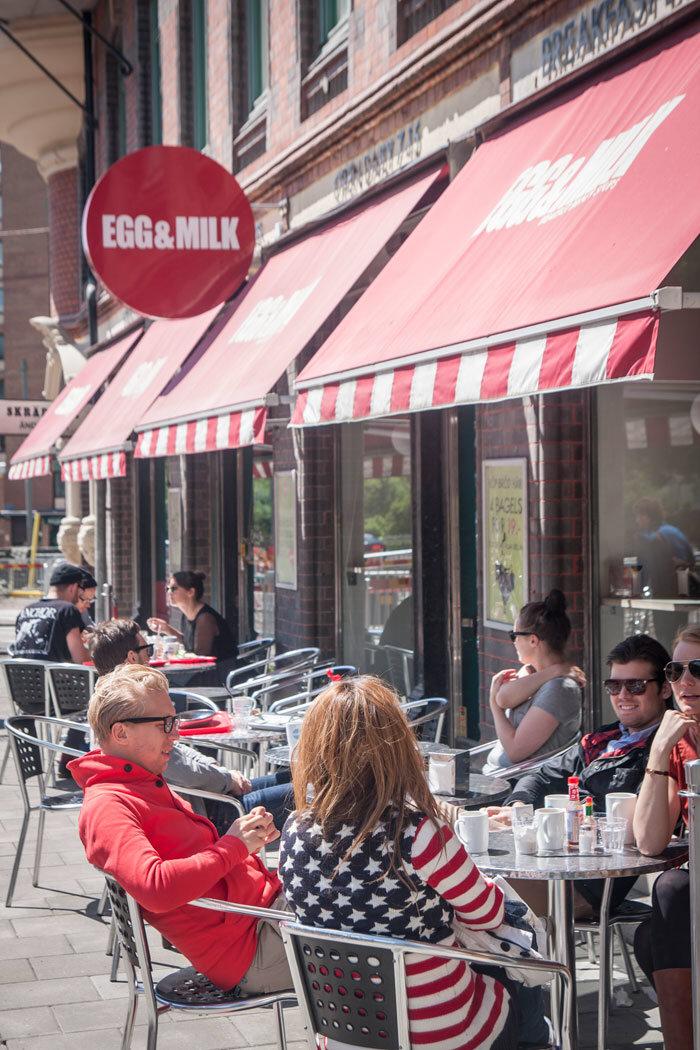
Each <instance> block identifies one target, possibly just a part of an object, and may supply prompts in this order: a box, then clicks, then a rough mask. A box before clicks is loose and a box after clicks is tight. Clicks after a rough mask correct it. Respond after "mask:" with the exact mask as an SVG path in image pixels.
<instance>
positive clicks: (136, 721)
mask: <svg viewBox="0 0 700 1050" xmlns="http://www.w3.org/2000/svg"><path fill="white" fill-rule="evenodd" d="M179 721H180V715H141V716H140V717H139V718H118V719H117V721H116V722H112V725H111V726H110V729H111V728H113V727H114V726H116V725H117V724H118V723H119V722H131V723H132V724H133V725H142V724H144V723H146V722H162V723H163V732H164V733H165V735H166V736H169V735H170V733H172V731H173V729H175V727H176V726H177V724H178V722H179Z"/></svg>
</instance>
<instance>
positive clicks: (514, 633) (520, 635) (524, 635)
mask: <svg viewBox="0 0 700 1050" xmlns="http://www.w3.org/2000/svg"><path fill="white" fill-rule="evenodd" d="M534 633H535V632H534V631H508V636H509V638H510V640H511V642H514V641H515V639H516V638H529V637H530V635H531V634H534Z"/></svg>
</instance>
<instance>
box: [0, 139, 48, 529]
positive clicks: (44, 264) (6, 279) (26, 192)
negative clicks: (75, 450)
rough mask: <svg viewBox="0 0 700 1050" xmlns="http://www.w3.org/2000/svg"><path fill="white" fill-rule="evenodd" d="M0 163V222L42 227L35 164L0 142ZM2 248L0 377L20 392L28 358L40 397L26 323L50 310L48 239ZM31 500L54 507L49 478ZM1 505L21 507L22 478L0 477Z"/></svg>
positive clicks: (39, 358) (14, 445) (13, 240)
mask: <svg viewBox="0 0 700 1050" xmlns="http://www.w3.org/2000/svg"><path fill="white" fill-rule="evenodd" d="M0 165H1V167H2V176H1V179H2V181H1V184H0V186H1V188H0V193H1V194H2V206H3V217H2V225H3V227H4V228H5V229H8V230H21V229H30V228H33V227H41V226H46V225H47V221H48V217H47V195H46V185H45V183H44V181H43V180H42V179H41V177H40V176H39V173H38V172H37V170H36V166H35V165H34V164H33V163H32V161H30V160H29V159H28V158H27V157H25V156H23V155H22V154H21V153H18V152H17V150H15V149H13V148H12V147H11V146H7V145H4V144H1V145H0ZM3 251H4V256H3V258H4V262H3V276H2V284H3V287H4V291H5V313H4V326H0V331H3V332H4V336H5V363H4V371H2V372H0V377H1V378H2V379H3V380H4V384H5V397H8V398H21V397H22V396H23V390H22V379H21V364H22V361H26V362H27V392H28V395H29V397H30V398H31V399H41V391H42V389H43V386H44V369H45V365H46V349H45V347H44V345H43V343H42V341H41V337H40V336H39V333H38V332H37V331H36V330H35V329H34V328H32V326H31V325H30V324H29V318H30V317H35V316H40V315H46V314H47V313H48V312H49V256H48V251H49V249H48V239H47V236H46V234H43V233H42V234H36V235H33V236H29V237H5V238H4V240H3ZM0 368H2V365H0ZM23 440H24V438H23V437H12V436H9V435H8V436H7V437H6V438H5V448H6V452H7V459H8V462H9V460H10V458H11V457H12V455H13V454H14V453H15V452H16V451H17V449H18V448H19V446H20V445H21V444H22V441H23ZM32 502H33V504H34V506H35V507H37V508H41V509H48V508H49V507H51V506H53V483H52V479H51V478H50V477H46V478H35V479H34V481H33V482H32ZM0 506H3V507H12V508H17V509H22V508H24V506H25V486H24V482H21V481H10V480H9V479H8V478H7V477H5V478H3V479H2V480H0ZM0 543H1V544H3V545H6V544H7V543H9V528H8V529H5V535H4V536H3V537H0Z"/></svg>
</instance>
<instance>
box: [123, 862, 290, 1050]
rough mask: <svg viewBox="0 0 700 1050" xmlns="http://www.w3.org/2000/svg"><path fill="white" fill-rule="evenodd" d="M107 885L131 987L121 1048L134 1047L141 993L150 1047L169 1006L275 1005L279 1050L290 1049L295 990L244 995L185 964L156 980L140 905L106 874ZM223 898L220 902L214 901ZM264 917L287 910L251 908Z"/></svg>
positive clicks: (211, 1011) (216, 1011) (211, 1009)
mask: <svg viewBox="0 0 700 1050" xmlns="http://www.w3.org/2000/svg"><path fill="white" fill-rule="evenodd" d="M105 879H106V882H107V890H108V893H109V898H110V902H111V905H112V915H113V916H114V922H115V926H116V931H117V937H118V940H119V944H120V946H121V955H122V958H123V960H124V965H125V968H126V976H127V986H128V990H129V1001H128V1004H127V1012H126V1020H125V1023H124V1036H123V1039H122V1045H121V1050H129V1048H130V1047H131V1041H132V1037H133V1032H134V1023H135V1021H136V1011H137V1009H138V1003H139V998H140V997H143V999H144V1001H145V1004H146V1019H147V1025H148V1034H147V1040H146V1050H156V1047H157V1045H158V1021H159V1019H160V1017H161V1016H162V1015H163V1014H164V1013H167V1012H168V1011H169V1010H187V1011H189V1012H191V1013H202V1014H208V1015H210V1016H222V1015H224V1014H237V1013H242V1012H243V1011H244V1010H256V1009H259V1008H260V1007H263V1006H271V1007H272V1008H273V1012H274V1020H275V1040H276V1043H277V1046H278V1047H279V1050H286V1046H287V1039H286V1033H285V1028H284V1014H283V1006H284V1004H285V1003H288V1004H289V1005H292V1006H296V1001H297V1000H296V995H295V994H294V992H293V991H291V990H289V991H284V992H273V993H271V994H270V995H250V996H244V995H242V994H241V991H240V989H239V988H238V987H236V988H232V989H230V990H229V991H225V992H222V991H221V989H219V988H217V987H216V986H215V985H213V984H212V983H211V981H209V980H208V979H207V978H206V977H204V975H203V974H201V973H198V972H197V970H195V968H194V967H193V966H185V967H183V968H182V969H179V970H175V971H174V972H173V973H171V974H168V976H167V977H164V978H163V979H162V980H160V981H158V982H156V981H155V980H154V977H153V969H152V963H151V954H150V950H149V947H148V941H147V939H146V929H145V926H144V921H143V916H142V914H141V908H140V907H139V905H138V903H137V902H136V901H135V900H134V898H133V897H131V896H129V894H128V893H126V891H125V890H124V889H123V888H122V887H121V886H120V885H119V883H118V882H116V881H115V880H114V879H113V878H112V877H111V876H109V875H105ZM215 903H219V902H215ZM249 911H253V912H255V913H257V917H259V918H275V917H276V916H278V915H285V913H284V912H272V911H265V910H264V909H249Z"/></svg>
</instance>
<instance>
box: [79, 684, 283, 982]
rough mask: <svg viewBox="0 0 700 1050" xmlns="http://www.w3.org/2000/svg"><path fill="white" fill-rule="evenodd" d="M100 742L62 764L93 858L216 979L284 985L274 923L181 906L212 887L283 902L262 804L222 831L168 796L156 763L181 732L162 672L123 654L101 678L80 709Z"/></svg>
mask: <svg viewBox="0 0 700 1050" xmlns="http://www.w3.org/2000/svg"><path fill="white" fill-rule="evenodd" d="M88 721H89V722H90V725H91V727H92V729H93V731H94V733H95V737H96V739H97V741H98V743H99V749H98V750H94V751H90V752H88V754H86V755H85V756H84V757H83V758H76V759H74V760H73V761H72V762H71V763H70V764H69V769H70V772H71V774H72V776H73V777H74V779H75V780H76V781H77V783H78V784H80V786H81V787H82V788H83V791H84V802H83V807H82V809H81V812H80V820H79V824H78V829H79V831H80V838H81V839H82V842H83V845H84V847H85V852H86V854H87V858H88V860H89V861H90V863H91V864H94V865H95V866H96V867H97V868H100V869H101V870H102V871H105V872H107V874H109V875H112V876H113V877H114V878H115V879H116V880H117V882H119V884H120V885H121V886H123V887H124V889H125V890H126V891H127V893H130V894H131V895H132V896H133V897H134V898H135V899H136V900H137V901H138V902H139V904H140V905H141V907H142V908H143V912H144V916H145V918H146V920H147V921H148V922H150V924H151V925H152V926H154V927H155V928H156V929H157V930H158V931H159V932H160V933H161V934H162V935H163V936H164V937H165V938H166V939H167V940H169V941H171V943H172V944H174V945H175V946H176V947H177V948H178V950H179V951H180V952H182V954H183V955H184V956H186V957H187V958H188V959H189V960H190V962H191V963H192V965H193V966H195V967H196V968H197V970H199V971H200V972H201V973H203V974H205V975H206V976H207V977H208V978H209V979H210V980H211V981H213V982H214V984H216V985H218V986H219V987H220V988H225V989H228V988H233V987H234V986H235V985H240V986H241V988H242V990H243V991H244V992H248V993H250V994H259V993H266V992H272V991H281V990H285V989H287V988H291V987H292V982H291V975H290V972H289V967H288V965H287V959H286V956H285V952H284V946H283V944H282V939H281V937H280V936H279V933H278V932H277V929H276V927H275V925H274V924H273V923H267V922H265V921H262V922H258V921H257V920H255V919H249V918H248V917H247V916H244V915H234V914H232V913H226V912H216V911H207V910H203V909H201V908H194V907H190V906H188V901H191V900H195V899H196V898H197V897H216V898H218V899H220V900H227V901H231V902H235V903H237V904H249V905H253V906H255V907H276V908H284V907H285V901H284V897H283V896H282V887H281V884H280V881H279V879H278V878H277V875H276V874H275V873H273V872H269V871H268V870H267V868H266V867H265V865H264V864H263V863H262V861H261V860H260V858H259V857H257V856H256V853H257V851H258V850H260V849H261V848H262V847H263V846H264V845H266V844H267V843H268V842H272V841H274V839H276V838H278V836H279V832H278V831H277V830H276V829H275V826H274V824H273V821H272V815H271V814H270V813H268V812H267V810H265V809H263V808H262V806H259V807H257V808H256V809H253V810H251V812H250V813H247V814H246V815H245V816H242V817H239V818H238V819H237V820H235V821H234V822H233V823H232V825H231V827H230V828H229V829H228V831H227V832H226V834H225V835H222V836H221V838H219V835H218V834H217V832H216V829H215V828H214V825H213V824H211V823H210V822H209V821H208V820H207V819H206V817H202V816H198V815H197V814H196V813H194V812H193V811H192V808H191V807H190V806H189V805H188V804H187V803H186V802H184V801H183V800H182V799H180V798H179V797H178V796H177V795H174V794H173V793H172V791H171V790H170V788H169V787H168V785H167V784H166V782H165V780H164V779H163V773H164V771H165V768H166V766H167V764H168V758H169V755H170V751H171V750H172V747H173V744H174V743H175V741H176V740H177V739H178V732H177V722H178V719H177V715H176V714H175V708H174V707H173V704H172V701H171V699H170V697H169V695H168V680H167V678H166V677H165V676H164V675H162V674H161V673H160V672H159V671H154V670H152V669H151V668H149V667H143V666H141V665H139V664H125V665H124V666H122V667H119V668H117V670H115V671H113V672H112V673H111V674H108V675H105V676H104V677H102V678H100V679H99V680H98V682H97V686H96V687H95V692H94V694H93V697H92V699H91V701H90V706H89V708H88Z"/></svg>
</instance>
